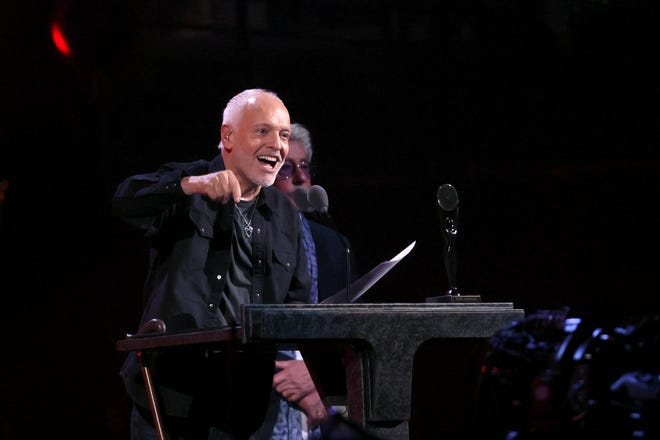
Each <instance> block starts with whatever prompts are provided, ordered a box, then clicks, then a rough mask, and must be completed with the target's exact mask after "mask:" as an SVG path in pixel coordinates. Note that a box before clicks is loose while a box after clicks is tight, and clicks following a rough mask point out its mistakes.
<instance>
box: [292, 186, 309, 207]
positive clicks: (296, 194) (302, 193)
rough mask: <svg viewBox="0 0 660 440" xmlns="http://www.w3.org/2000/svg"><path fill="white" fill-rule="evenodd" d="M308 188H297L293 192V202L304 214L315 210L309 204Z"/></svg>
mask: <svg viewBox="0 0 660 440" xmlns="http://www.w3.org/2000/svg"><path fill="white" fill-rule="evenodd" d="M308 192H309V190H308V189H307V188H296V189H294V190H293V194H292V195H293V201H294V202H295V204H296V206H297V207H298V209H299V210H301V211H302V212H312V211H314V208H312V205H310V204H309V199H308Z"/></svg>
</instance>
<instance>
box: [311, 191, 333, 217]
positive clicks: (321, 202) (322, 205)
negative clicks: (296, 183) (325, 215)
mask: <svg viewBox="0 0 660 440" xmlns="http://www.w3.org/2000/svg"><path fill="white" fill-rule="evenodd" d="M307 199H308V200H309V204H310V205H311V206H312V209H314V210H315V211H319V212H328V205H329V204H330V203H329V202H328V193H327V192H325V189H323V187H322V186H320V185H312V187H311V188H310V189H309V192H308V193H307Z"/></svg>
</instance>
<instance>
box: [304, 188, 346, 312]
mask: <svg viewBox="0 0 660 440" xmlns="http://www.w3.org/2000/svg"><path fill="white" fill-rule="evenodd" d="M307 200H308V202H309V205H310V206H311V207H312V209H313V210H314V211H315V213H318V214H319V215H317V218H319V217H320V220H321V222H322V223H324V224H325V225H326V226H329V227H330V228H332V229H334V230H335V232H336V233H337V235H338V236H339V238H340V240H341V241H342V243H343V244H344V248H345V249H346V302H347V303H349V302H351V301H350V298H351V295H350V291H351V248H350V246H349V245H348V241H347V239H346V238H345V237H344V236H343V235H342V234H341V232H339V230H338V229H337V226H336V225H335V222H334V221H333V220H332V217H331V216H330V213H329V212H328V207H329V206H330V201H329V200H328V193H327V192H326V191H325V189H324V188H323V187H322V186H321V185H312V187H311V188H310V189H309V191H308V192H307Z"/></svg>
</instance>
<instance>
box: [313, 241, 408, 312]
mask: <svg viewBox="0 0 660 440" xmlns="http://www.w3.org/2000/svg"><path fill="white" fill-rule="evenodd" d="M415 243H416V241H413V242H412V243H410V244H409V245H408V246H406V248H405V249H404V250H402V251H401V252H399V253H398V254H396V255H395V256H394V257H393V258H392V259H391V260H388V261H383V262H382V263H380V264H378V265H377V266H376V267H374V268H373V269H371V270H370V271H369V272H367V273H366V274H364V275H363V276H361V277H360V279H358V280H357V281H355V282H354V283H351V285H350V286H349V290H350V293H349V294H348V295H347V293H346V289H342V290H340V291H339V292H337V293H335V294H334V295H332V296H330V297H328V298H326V299H324V300H323V301H321V304H341V303H349V302H354V301H355V300H357V299H358V298H359V297H361V296H362V295H363V294H364V292H366V291H367V290H369V288H370V287H371V286H373V285H374V284H376V283H377V282H378V280H380V279H381V278H383V276H384V275H385V274H386V273H387V272H389V271H390V269H392V268H393V267H394V266H396V265H397V264H398V263H399V261H401V260H403V258H404V257H405V256H406V255H408V254H409V253H410V251H411V250H412V248H413V247H415Z"/></svg>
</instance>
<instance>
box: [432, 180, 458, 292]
mask: <svg viewBox="0 0 660 440" xmlns="http://www.w3.org/2000/svg"><path fill="white" fill-rule="evenodd" d="M437 199H438V206H440V209H441V210H442V214H441V217H442V224H443V230H444V238H445V249H444V257H445V268H446V269H447V281H448V283H449V291H448V292H447V295H460V293H459V292H458V287H457V284H456V236H457V235H458V202H459V201H458V193H457V192H456V188H454V187H453V186H452V185H450V184H449V183H445V184H444V185H440V188H438V193H437Z"/></svg>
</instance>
